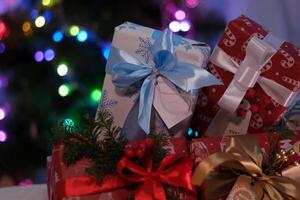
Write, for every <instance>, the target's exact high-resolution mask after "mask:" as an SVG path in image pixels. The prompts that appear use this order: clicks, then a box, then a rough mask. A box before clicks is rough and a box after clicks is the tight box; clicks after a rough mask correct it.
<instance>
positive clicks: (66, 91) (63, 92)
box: [58, 83, 72, 97]
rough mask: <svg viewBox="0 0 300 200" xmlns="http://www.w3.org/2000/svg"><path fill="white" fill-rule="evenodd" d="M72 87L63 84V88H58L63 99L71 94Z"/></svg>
mask: <svg viewBox="0 0 300 200" xmlns="http://www.w3.org/2000/svg"><path fill="white" fill-rule="evenodd" d="M71 89H72V88H71V85H70V84H68V83H65V84H62V85H61V86H59V88H58V94H59V95H60V96H61V97H66V96H68V95H69V94H70V93H71Z"/></svg>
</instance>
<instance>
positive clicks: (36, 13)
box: [30, 9, 39, 19]
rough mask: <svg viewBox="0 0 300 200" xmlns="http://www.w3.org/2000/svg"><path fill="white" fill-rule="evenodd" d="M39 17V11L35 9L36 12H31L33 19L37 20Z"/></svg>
mask: <svg viewBox="0 0 300 200" xmlns="http://www.w3.org/2000/svg"><path fill="white" fill-rule="evenodd" d="M38 16H39V12H38V10H36V9H34V10H32V11H31V13H30V17H31V19H35V18H37V17H38Z"/></svg>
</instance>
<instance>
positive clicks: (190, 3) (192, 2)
mask: <svg viewBox="0 0 300 200" xmlns="http://www.w3.org/2000/svg"><path fill="white" fill-rule="evenodd" d="M185 4H186V6H187V7H189V8H195V7H197V6H198V4H199V0H185Z"/></svg>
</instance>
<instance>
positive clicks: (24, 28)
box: [22, 21, 31, 33]
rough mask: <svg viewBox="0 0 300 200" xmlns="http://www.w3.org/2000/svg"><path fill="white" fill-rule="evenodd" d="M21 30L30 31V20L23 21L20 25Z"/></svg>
mask: <svg viewBox="0 0 300 200" xmlns="http://www.w3.org/2000/svg"><path fill="white" fill-rule="evenodd" d="M22 30H23V31H24V32H25V33H26V32H29V31H31V24H30V22H28V21H26V22H24V23H23V25H22Z"/></svg>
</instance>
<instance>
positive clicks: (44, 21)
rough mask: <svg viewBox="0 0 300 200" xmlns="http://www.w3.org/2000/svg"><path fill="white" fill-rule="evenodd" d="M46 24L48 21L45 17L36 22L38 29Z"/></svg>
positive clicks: (37, 19)
mask: <svg viewBox="0 0 300 200" xmlns="http://www.w3.org/2000/svg"><path fill="white" fill-rule="evenodd" d="M45 23H46V19H45V17H44V16H38V17H37V18H36V19H35V21H34V24H35V26H36V27H38V28H41V27H43V26H44V25H45Z"/></svg>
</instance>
